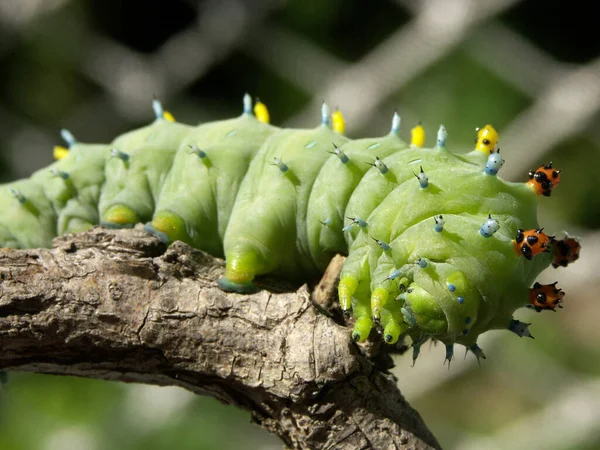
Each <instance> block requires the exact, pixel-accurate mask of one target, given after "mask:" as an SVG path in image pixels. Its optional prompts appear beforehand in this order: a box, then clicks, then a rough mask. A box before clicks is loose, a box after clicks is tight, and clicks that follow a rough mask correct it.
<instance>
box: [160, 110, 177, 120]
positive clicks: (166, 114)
mask: <svg viewBox="0 0 600 450" xmlns="http://www.w3.org/2000/svg"><path fill="white" fill-rule="evenodd" d="M163 119H165V120H166V121H168V122H175V116H173V114H171V113H170V112H169V111H165V112H163Z"/></svg>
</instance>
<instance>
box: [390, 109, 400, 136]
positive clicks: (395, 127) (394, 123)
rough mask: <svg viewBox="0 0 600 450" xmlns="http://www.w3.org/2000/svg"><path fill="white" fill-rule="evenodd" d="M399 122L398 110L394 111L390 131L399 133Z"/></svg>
mask: <svg viewBox="0 0 600 450" xmlns="http://www.w3.org/2000/svg"><path fill="white" fill-rule="evenodd" d="M400 122H401V120H400V115H399V114H398V111H394V117H392V133H394V134H398V133H400Z"/></svg>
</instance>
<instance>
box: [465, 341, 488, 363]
mask: <svg viewBox="0 0 600 450" xmlns="http://www.w3.org/2000/svg"><path fill="white" fill-rule="evenodd" d="M469 350H471V351H472V352H473V354H474V355H475V356H476V357H477V361H479V358H482V359H486V357H485V353H483V350H481V348H480V347H479V345H477V344H473V345H471V346H470V347H469Z"/></svg>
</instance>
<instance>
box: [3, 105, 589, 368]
mask: <svg viewBox="0 0 600 450" xmlns="http://www.w3.org/2000/svg"><path fill="white" fill-rule="evenodd" d="M153 108H154V113H155V120H154V121H153V122H152V123H151V124H149V125H147V126H144V127H142V128H140V129H137V130H133V131H130V132H128V133H126V134H123V135H121V136H119V137H117V138H116V139H115V140H114V141H113V142H112V143H111V144H110V145H101V144H85V143H80V142H79V141H77V140H76V139H75V137H74V136H73V135H72V134H71V133H70V132H69V131H66V130H63V131H62V133H61V134H62V137H63V138H64V140H65V141H66V143H67V147H56V148H55V149H54V154H55V157H56V159H57V161H56V162H54V163H53V164H52V165H51V166H49V167H47V168H44V169H41V170H39V171H37V172H35V173H34V174H33V175H32V176H31V177H30V178H29V179H24V180H19V181H15V182H12V183H9V184H6V185H3V186H0V211H2V214H1V216H0V244H1V245H2V246H3V247H12V248H35V247H48V246H50V245H51V241H52V238H53V237H55V236H56V235H62V234H65V233H73V232H79V231H84V230H87V229H89V228H91V227H92V226H94V225H95V224H101V225H104V226H108V227H131V226H133V225H134V224H137V223H144V224H145V229H146V230H147V231H148V232H150V233H153V234H154V235H156V236H158V237H159V238H160V239H161V240H163V241H164V242H165V243H171V242H173V241H175V240H181V241H183V242H186V243H188V244H189V245H191V246H193V247H195V248H198V249H201V250H204V251H206V252H208V253H210V254H212V255H215V256H218V257H224V258H225V260H226V271H225V275H224V277H223V278H222V279H221V280H219V284H220V286H221V288H223V289H224V290H229V291H236V292H242V293H246V292H252V291H254V290H255V289H256V287H255V285H254V283H253V280H254V278H255V277H256V276H258V275H263V274H274V275H276V276H280V277H283V278H286V279H290V280H306V279H309V278H312V277H315V276H318V275H319V274H321V273H322V272H323V271H324V270H325V268H326V267H327V265H328V263H329V261H330V260H331V258H332V257H333V256H334V255H335V254H337V253H342V254H346V255H347V258H346V260H345V263H344V265H343V269H342V273H341V276H340V282H339V286H338V296H339V304H340V306H341V309H342V310H343V311H345V312H347V313H352V314H353V316H354V326H353V330H352V338H353V339H354V340H355V341H358V342H364V341H365V340H367V339H368V337H369V335H370V334H371V332H373V330H377V331H380V332H381V333H382V335H383V339H384V341H385V342H386V343H388V344H392V345H393V344H396V343H398V342H399V340H402V339H403V338H404V337H406V336H410V338H411V340H412V342H413V344H412V347H413V359H416V358H417V356H418V355H419V351H420V350H419V349H420V346H421V345H422V343H423V342H425V341H426V340H428V339H432V340H435V341H440V342H442V343H443V344H445V346H446V361H448V363H450V361H451V360H452V358H453V354H454V345H455V344H462V345H464V346H465V347H466V348H467V349H468V350H470V351H471V352H473V353H474V354H475V356H476V357H477V358H478V359H479V358H485V355H484V353H483V351H482V350H481V348H480V347H479V346H478V345H477V338H478V336H479V335H481V334H482V333H484V332H486V331H488V330H492V329H507V330H510V331H511V332H513V333H515V334H517V335H518V336H521V337H533V336H531V333H530V331H529V325H530V324H528V323H524V322H521V321H519V320H517V319H515V318H514V317H513V314H514V312H515V311H516V310H517V309H519V308H521V307H530V308H534V309H535V310H537V311H538V312H539V311H542V310H555V308H557V307H558V308H560V307H562V302H563V298H564V292H563V291H562V290H561V289H559V288H558V287H556V283H553V284H551V285H541V284H540V283H538V282H536V281H535V279H536V277H537V276H538V275H539V273H540V272H541V271H542V270H544V269H545V268H547V267H548V266H549V265H550V264H552V265H553V266H555V267H559V266H561V267H562V266H566V265H568V264H569V263H570V262H572V261H574V260H576V259H577V257H578V256H579V250H580V245H579V242H578V241H577V240H576V239H575V238H573V237H570V236H566V238H565V239H564V240H557V239H556V238H555V237H554V236H552V235H548V234H546V233H544V231H543V229H542V228H540V227H539V225H538V223H537V218H536V210H537V204H538V201H539V198H541V197H543V196H550V195H551V193H552V190H553V189H554V188H556V186H557V185H558V184H559V182H560V171H559V170H557V169H555V168H554V167H553V166H552V163H549V164H545V165H543V166H541V167H540V168H538V169H537V170H532V171H531V172H529V174H528V179H527V180H526V182H524V183H513V182H507V181H504V180H502V179H501V178H500V177H498V173H499V171H500V170H501V167H502V165H503V163H504V160H503V158H502V156H501V155H500V149H499V147H498V139H499V138H498V133H497V132H496V130H495V129H494V128H493V127H492V126H491V125H486V126H485V127H483V128H481V129H477V131H476V133H477V134H476V141H475V148H474V149H473V150H472V151H471V152H468V153H453V152H450V151H449V150H448V149H447V145H446V143H447V138H448V133H447V131H446V129H445V128H444V126H443V125H442V126H440V128H439V131H438V133H437V142H436V145H435V146H434V147H433V148H425V147H424V142H425V130H424V128H423V127H422V126H421V125H417V126H416V127H414V128H413V129H412V131H411V140H410V143H408V144H407V143H405V142H404V141H403V140H402V138H401V136H400V124H401V120H400V116H399V115H398V114H397V113H394V115H393V118H392V125H391V130H390V132H389V133H388V134H387V135H385V136H383V137H378V138H364V139H358V140H350V139H348V138H346V137H344V136H343V132H344V127H345V124H344V118H343V115H342V114H341V112H340V111H337V110H336V111H335V112H334V113H333V114H330V112H329V109H328V108H327V105H326V104H323V107H322V111H321V120H320V123H319V124H318V126H317V127H316V128H312V129H280V128H277V127H275V126H273V125H271V124H270V123H269V112H268V109H267V107H266V106H265V105H264V104H263V103H262V102H260V101H258V100H257V101H256V102H255V104H254V106H253V101H252V99H251V98H250V96H249V95H247V94H246V96H244V99H243V112H242V114H241V115H240V116H239V117H236V118H233V119H227V120H221V121H216V122H209V123H204V124H201V125H199V126H195V127H193V126H188V125H184V124H181V123H178V122H176V121H175V119H174V118H173V116H172V115H171V114H170V113H168V112H166V111H164V110H163V108H162V105H161V104H160V102H159V101H157V100H155V101H154V102H153Z"/></svg>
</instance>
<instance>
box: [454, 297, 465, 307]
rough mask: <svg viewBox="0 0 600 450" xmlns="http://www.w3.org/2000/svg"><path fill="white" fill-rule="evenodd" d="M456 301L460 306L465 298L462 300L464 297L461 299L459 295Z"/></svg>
mask: <svg viewBox="0 0 600 450" xmlns="http://www.w3.org/2000/svg"><path fill="white" fill-rule="evenodd" d="M456 300H458V303H459V304H460V305H462V304H463V303H464V302H465V298H464V297H462V296H460V295H459V296H458V297H457V299H456Z"/></svg>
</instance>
